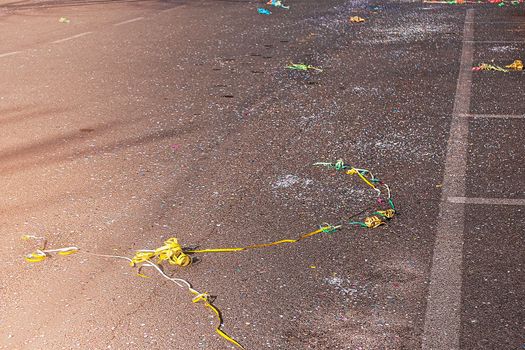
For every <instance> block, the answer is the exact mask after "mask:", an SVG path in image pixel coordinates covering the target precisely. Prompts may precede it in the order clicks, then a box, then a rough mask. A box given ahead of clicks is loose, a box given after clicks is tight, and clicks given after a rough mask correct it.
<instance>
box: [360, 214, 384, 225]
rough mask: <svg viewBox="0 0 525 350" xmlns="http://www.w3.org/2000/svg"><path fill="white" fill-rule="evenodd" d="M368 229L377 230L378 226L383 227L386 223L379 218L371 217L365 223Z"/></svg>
mask: <svg viewBox="0 0 525 350" xmlns="http://www.w3.org/2000/svg"><path fill="white" fill-rule="evenodd" d="M364 223H365V225H366V227H369V228H376V227H378V226H381V225H384V224H385V222H384V221H383V220H381V219H380V218H379V216H375V215H374V216H369V217H367V218H365V221H364Z"/></svg>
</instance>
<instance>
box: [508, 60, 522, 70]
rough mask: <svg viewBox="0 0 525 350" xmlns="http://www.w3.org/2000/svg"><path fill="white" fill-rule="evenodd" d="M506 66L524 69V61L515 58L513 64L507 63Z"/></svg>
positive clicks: (513, 68)
mask: <svg viewBox="0 0 525 350" xmlns="http://www.w3.org/2000/svg"><path fill="white" fill-rule="evenodd" d="M505 68H509V69H512V70H523V62H522V61H521V60H514V62H512V63H511V64H509V65H506V66H505Z"/></svg>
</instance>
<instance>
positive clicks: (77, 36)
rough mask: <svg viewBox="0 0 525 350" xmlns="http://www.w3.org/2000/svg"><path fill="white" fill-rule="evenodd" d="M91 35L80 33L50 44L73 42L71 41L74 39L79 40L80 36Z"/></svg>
mask: <svg viewBox="0 0 525 350" xmlns="http://www.w3.org/2000/svg"><path fill="white" fill-rule="evenodd" d="M92 33H93V32H84V33H80V34H77V35H73V36H69V37H67V38H64V39H60V40H55V41H52V42H51V44H59V43H63V42H64V41H68V40H73V39H76V38H80V37H81V36H86V35H89V34H92Z"/></svg>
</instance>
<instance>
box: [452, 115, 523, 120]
mask: <svg viewBox="0 0 525 350" xmlns="http://www.w3.org/2000/svg"><path fill="white" fill-rule="evenodd" d="M460 116H461V117H463V118H476V119H478V118H480V119H483V118H496V119H521V118H525V114H461V115H460Z"/></svg>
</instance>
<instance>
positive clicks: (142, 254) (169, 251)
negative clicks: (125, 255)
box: [129, 238, 191, 266]
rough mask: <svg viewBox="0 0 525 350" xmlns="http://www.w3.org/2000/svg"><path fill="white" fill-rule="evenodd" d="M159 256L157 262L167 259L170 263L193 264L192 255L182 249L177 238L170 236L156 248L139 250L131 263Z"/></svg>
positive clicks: (133, 264)
mask: <svg viewBox="0 0 525 350" xmlns="http://www.w3.org/2000/svg"><path fill="white" fill-rule="evenodd" d="M152 258H157V264H160V263H162V262H163V261H167V262H168V263H169V264H170V265H179V266H188V265H189V264H191V257H190V256H188V255H186V254H185V253H184V252H183V251H182V247H181V246H180V244H179V242H178V241H177V238H170V239H168V240H167V241H165V242H164V245H163V246H162V247H160V248H157V249H155V250H138V251H137V252H136V253H135V256H134V257H133V258H132V259H131V262H130V263H129V264H130V265H131V266H135V265H136V264H140V263H143V262H145V261H148V260H151V259H152Z"/></svg>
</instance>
